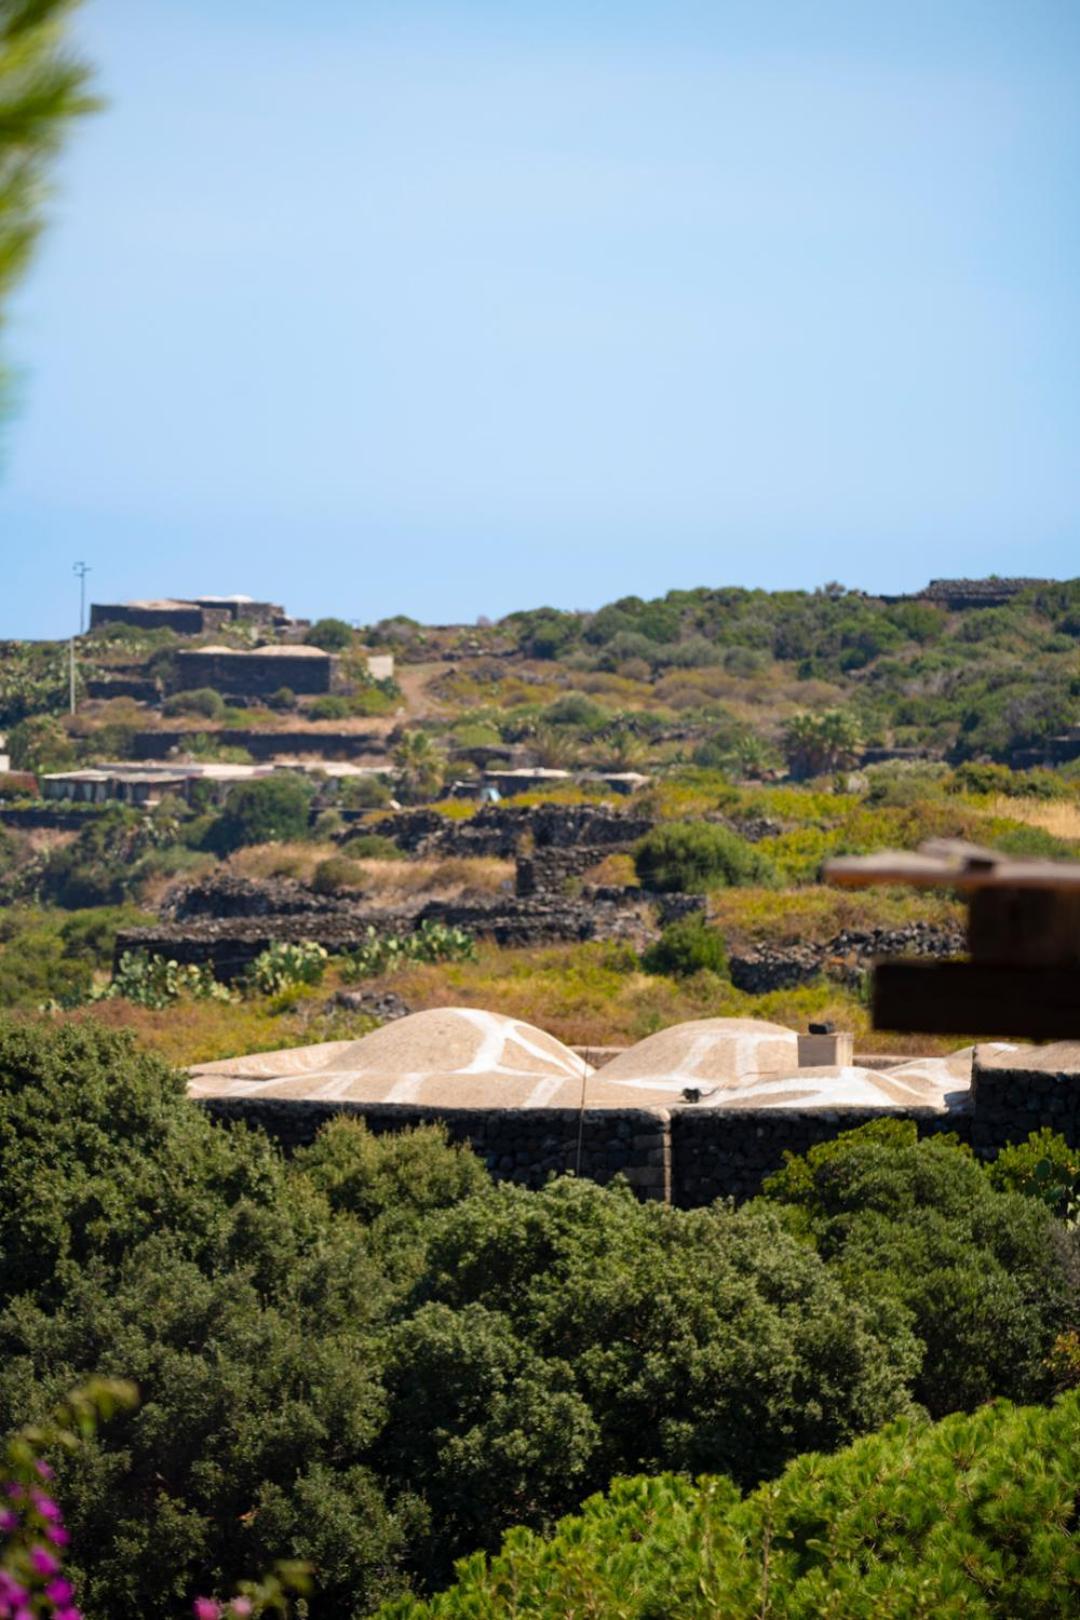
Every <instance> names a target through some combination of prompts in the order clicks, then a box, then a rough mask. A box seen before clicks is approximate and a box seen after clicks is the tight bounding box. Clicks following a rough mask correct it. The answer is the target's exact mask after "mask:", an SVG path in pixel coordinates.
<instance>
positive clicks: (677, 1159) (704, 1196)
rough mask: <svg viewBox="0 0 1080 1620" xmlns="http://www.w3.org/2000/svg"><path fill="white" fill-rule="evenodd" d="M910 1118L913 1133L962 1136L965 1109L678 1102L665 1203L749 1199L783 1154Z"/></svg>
mask: <svg viewBox="0 0 1080 1620" xmlns="http://www.w3.org/2000/svg"><path fill="white" fill-rule="evenodd" d="M888 1118H894V1119H914V1120H915V1122H916V1124H917V1126H918V1129H919V1135H920V1136H929V1135H939V1134H941V1133H943V1132H955V1133H956V1134H957V1135H958V1136H959V1137H960V1138H961V1140H962V1141H969V1140H970V1135H971V1125H972V1120H971V1116H970V1114H964V1113H959V1112H954V1113H950V1114H945V1115H942V1114H939V1113H935V1112H934V1111H933V1110H931V1109H902V1108H898V1109H889V1108H808V1109H806V1110H805V1111H803V1112H799V1111H797V1110H795V1109H792V1108H755V1109H750V1108H738V1109H734V1108H733V1109H712V1108H710V1109H702V1110H700V1112H699V1111H697V1110H694V1109H690V1108H679V1109H676V1110H674V1111H673V1113H672V1116H671V1162H672V1202H673V1203H675V1204H677V1205H679V1207H680V1208H682V1209H693V1208H695V1207H696V1206H697V1205H699V1204H711V1203H712V1202H713V1200H714V1199H716V1198H735V1199H743V1198H752V1197H753V1196H754V1194H755V1193H757V1192H760V1190H761V1184H762V1182H763V1181H764V1180H765V1178H766V1176H770V1175H772V1173H773V1172H774V1171H775V1170H780V1169H782V1168H783V1164H784V1154H785V1153H795V1154H801V1153H806V1152H807V1151H808V1150H809V1149H810V1148H812V1147H816V1146H817V1144H818V1143H819V1142H831V1141H832V1140H833V1139H834V1138H835V1137H837V1136H840V1135H841V1134H842V1133H843V1132H844V1131H854V1130H856V1129H857V1128H858V1127H859V1126H860V1125H867V1124H869V1123H870V1121H871V1120H875V1119H888Z"/></svg>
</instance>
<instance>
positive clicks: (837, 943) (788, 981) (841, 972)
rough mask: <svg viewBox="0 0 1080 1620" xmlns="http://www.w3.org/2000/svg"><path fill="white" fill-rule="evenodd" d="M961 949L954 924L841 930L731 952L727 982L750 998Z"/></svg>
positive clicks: (962, 940) (854, 977)
mask: <svg viewBox="0 0 1080 1620" xmlns="http://www.w3.org/2000/svg"><path fill="white" fill-rule="evenodd" d="M966 949H967V939H966V936H965V933H964V930H963V928H961V927H959V926H957V927H956V928H936V927H934V925H933V924H931V923H922V922H919V923H909V924H908V925H907V926H906V927H903V928H868V929H861V928H845V929H844V930H843V931H842V932H841V933H839V934H836V935H834V936H833V938H832V939H829V940H825V941H823V942H822V943H820V944H805V945H762V946H758V947H757V948H755V949H753V950H748V951H742V952H732V955H731V982H732V984H733V985H734V986H735V988H736V989H737V990H745V991H746V992H747V993H748V994H750V995H754V996H760V995H765V994H766V993H767V992H768V991H770V990H786V989H789V988H790V987H791V986H793V985H798V984H809V983H810V981H811V980H812V979H816V978H818V977H820V975H821V974H823V973H824V974H826V975H827V976H828V977H829V978H831V979H836V980H838V981H839V982H840V983H843V984H848V985H852V986H853V985H855V984H857V983H858V980H859V979H860V977H861V975H862V974H863V973H864V972H866V970H867V969H868V968H870V967H871V966H872V965H873V963H874V961H875V960H876V959H877V958H878V957H880V956H887V957H897V956H920V957H932V958H935V959H938V960H941V959H944V958H946V957H951V956H958V955H961V954H962V953H963V952H964V951H966Z"/></svg>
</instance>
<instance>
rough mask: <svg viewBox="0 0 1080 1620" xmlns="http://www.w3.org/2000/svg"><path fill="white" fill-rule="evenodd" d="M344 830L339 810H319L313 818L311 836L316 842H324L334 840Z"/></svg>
mask: <svg viewBox="0 0 1080 1620" xmlns="http://www.w3.org/2000/svg"><path fill="white" fill-rule="evenodd" d="M344 829H345V822H344V819H343V817H342V814H341V811H340V810H334V809H327V810H320V811H319V814H318V815H317V816H316V817H315V825H314V826H313V827H312V829H311V836H312V837H313V838H314V839H316V840H317V841H318V842H326V841H328V840H329V839H331V838H336V837H337V836H338V834H339V833H341V832H343V831H344Z"/></svg>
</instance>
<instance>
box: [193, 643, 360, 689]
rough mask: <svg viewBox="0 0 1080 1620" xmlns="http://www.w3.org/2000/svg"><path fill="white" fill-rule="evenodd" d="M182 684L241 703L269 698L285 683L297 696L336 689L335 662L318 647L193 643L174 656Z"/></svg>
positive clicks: (330, 655)
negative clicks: (242, 649) (240, 648)
mask: <svg viewBox="0 0 1080 1620" xmlns="http://www.w3.org/2000/svg"><path fill="white" fill-rule="evenodd" d="M176 664H177V671H178V678H179V682H180V686H181V688H182V690H183V691H185V692H193V691H195V690H196V689H197V688H199V687H203V686H211V687H213V689H214V691H215V692H221V693H222V694H223V695H224V696H225V697H229V698H236V699H239V700H240V701H241V702H244V701H247V700H248V699H253V698H267V697H272V696H273V694H274V693H275V692H277V691H280V689H281V688H282V687H283V686H287V687H289V688H290V689H291V690H292V691H293V692H295V693H297V695H298V696H301V697H309V696H313V695H316V694H320V693H324V692H331V691H333V689H334V684H335V677H336V673H337V668H338V660H337V659H336V658H335V657H333V655H332V654H330V653H326V652H323V650H322V648H321V647H307V646H303V645H299V646H291V645H284V646H273V647H256V648H255V649H254V650H253V651H251V652H240V651H238V650H236V649H235V648H233V647H191V648H183V649H182V650H181V651H179V652H178V653H177V654H176Z"/></svg>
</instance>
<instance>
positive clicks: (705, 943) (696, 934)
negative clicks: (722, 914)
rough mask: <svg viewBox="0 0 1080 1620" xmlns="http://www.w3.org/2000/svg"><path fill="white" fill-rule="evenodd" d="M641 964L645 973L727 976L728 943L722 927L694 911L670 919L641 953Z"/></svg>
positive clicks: (679, 977) (676, 976)
mask: <svg viewBox="0 0 1080 1620" xmlns="http://www.w3.org/2000/svg"><path fill="white" fill-rule="evenodd" d="M641 965H642V967H643V968H644V969H645V971H646V973H670V974H672V975H673V976H674V977H675V978H677V979H682V978H688V977H689V976H690V975H691V974H693V973H703V972H707V973H718V974H720V975H721V976H723V977H726V976H727V972H728V953H727V946H726V945H725V943H724V936H723V935H722V934H721V933H720V930H719V929H718V928H711V927H710V926H709V924H708V922H707V921H706V919H705V918H704V917H703V916H702V915H701V914H700V913H699V912H695V913H694V914H693V915H691V916H689V917H683V918H681V919H680V920H679V921H678V922H674V923H669V925H668V926H667V928H665V929H664V931H663V933H662V934H661V935H660V938H659V939H658V940H657V941H656V942H655V944H653V945H650V946H649V947H648V949H647V950H646V951H644V952H643V953H642V957H641Z"/></svg>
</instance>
